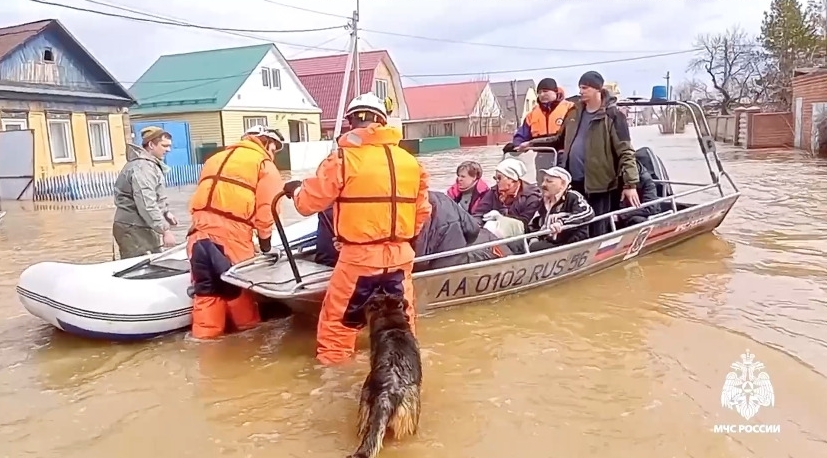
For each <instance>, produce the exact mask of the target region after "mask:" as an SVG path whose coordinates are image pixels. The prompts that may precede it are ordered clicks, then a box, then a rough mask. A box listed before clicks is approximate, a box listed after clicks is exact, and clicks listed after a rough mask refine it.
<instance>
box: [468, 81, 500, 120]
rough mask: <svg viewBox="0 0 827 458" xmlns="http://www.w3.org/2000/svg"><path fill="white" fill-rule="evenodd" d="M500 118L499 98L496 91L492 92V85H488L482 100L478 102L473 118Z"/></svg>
mask: <svg viewBox="0 0 827 458" xmlns="http://www.w3.org/2000/svg"><path fill="white" fill-rule="evenodd" d="M499 116H500V103H499V102H497V97H496V96H495V95H494V91H492V90H491V85H490V84H486V85H485V88H483V90H482V92H480V98H479V100H477V106H475V107H474V111H473V112H472V114H471V117H472V118H497V117H499Z"/></svg>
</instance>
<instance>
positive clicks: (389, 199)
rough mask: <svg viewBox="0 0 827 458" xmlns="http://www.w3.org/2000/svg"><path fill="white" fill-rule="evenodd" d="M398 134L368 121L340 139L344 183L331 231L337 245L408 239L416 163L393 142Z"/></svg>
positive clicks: (416, 183)
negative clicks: (337, 241)
mask: <svg viewBox="0 0 827 458" xmlns="http://www.w3.org/2000/svg"><path fill="white" fill-rule="evenodd" d="M394 131H395V132H394ZM401 137H402V135H401V133H399V132H398V129H394V128H391V127H384V126H380V125H378V124H374V125H371V126H369V127H366V128H360V129H355V130H352V131H350V132H348V133H347V134H345V135H343V136H342V137H341V138H340V140H339V145H340V148H339V157H340V158H341V159H342V164H343V165H342V175H343V176H342V183H344V187H343V188H342V191H341V193H340V195H339V197H338V198H337V199H336V207H335V210H336V211H335V220H336V223H335V226H336V227H335V231H336V237H337V239H338V240H339V241H341V242H342V243H350V244H354V245H370V244H378V243H387V242H404V241H409V240H411V239H413V237H414V235H415V234H414V224H415V220H416V197H417V195H418V194H419V177H420V167H419V162H417V160H416V158H415V157H413V156H412V155H411V154H410V153H408V152H407V151H405V150H404V149H402V148H400V147H399V146H398V145H397V142H398V139H399V138H401ZM393 139H396V141H393ZM360 145H361V146H360Z"/></svg>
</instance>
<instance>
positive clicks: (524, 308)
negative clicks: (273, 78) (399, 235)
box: [0, 128, 827, 458]
mask: <svg viewBox="0 0 827 458" xmlns="http://www.w3.org/2000/svg"><path fill="white" fill-rule="evenodd" d="M635 135H636V137H635V141H636V144H637V145H638V146H642V145H644V144H647V145H650V146H652V147H653V149H654V150H655V151H656V152H657V153H659V154H661V155H662V156H663V157H664V159H665V160H666V163H667V166H668V167H669V172H670V174H671V176H672V178H673V179H675V180H681V181H706V180H708V173H707V172H706V168H705V165H704V162H703V158H702V157H700V156H699V155H698V154H697V151H696V149H695V148H696V145H697V144H696V143H694V139H693V138H691V137H688V136H682V137H668V136H658V135H657V134H656V133H653V132H652V130H646V129H645V128H644V129H636V131H635ZM722 156H723V159H724V161H725V164H726V165H727V166H728V170H729V171H730V172H731V173H732V175H733V176H734V177H735V179H736V180H737V182H738V184H739V185H740V186H741V187H742V191H743V194H744V195H743V197H742V198H741V200H740V201H739V203H738V205H737V206H736V207H735V209H734V210H733V211H732V212H731V213H730V215H729V217H728V219H727V220H726V221H725V223H724V224H723V226H722V227H721V228H719V230H718V231H716V234H709V235H705V236H702V237H698V238H696V239H694V240H691V241H689V242H687V243H684V244H681V245H679V246H676V247H673V248H670V249H668V250H666V251H664V252H661V253H655V254H653V255H650V256H647V257H645V258H641V259H637V260H636V261H633V262H632V263H630V264H626V265H624V266H618V267H616V268H613V269H610V270H608V271H605V272H602V273H599V274H595V275H592V276H590V277H587V278H583V279H579V280H576V281H573V282H569V283H566V284H563V285H560V286H557V287H552V288H545V289H541V290H538V291H534V292H530V293H526V294H520V295H517V296H514V297H509V298H503V299H500V300H496V301H489V302H484V303H479V304H474V305H473V306H468V307H463V308H458V309H448V310H444V311H442V312H440V313H437V314H435V315H433V316H430V317H427V318H424V319H423V320H422V321H421V324H420V326H419V330H420V336H419V337H420V340H421V344H422V352H423V358H424V365H425V382H424V389H423V417H422V424H421V433H420V436H419V437H417V438H414V439H408V440H405V441H404V442H402V443H399V444H395V443H389V447H388V448H387V449H386V450H385V451H384V452H383V454H382V456H387V457H394V456H396V457H417V458H426V457H449V456H450V457H475V458H484V457H500V456H506V455H511V454H516V455H519V456H526V457H528V456H532V457H533V456H538V457H539V456H578V457H579V456H600V457H624V458H627V457H630V456H636V457H653V458H655V457H657V458H661V457H665V456H674V457H692V456H694V457H746V456H750V457H768V456H794V457H806V458H810V457H815V456H821V455H822V454H823V453H824V452H825V451H826V450H827V444H825V440H827V434H825V433H824V428H823V425H824V424H825V422H826V421H827V413H825V412H827V408H825V407H827V405H825V404H827V402H825V401H824V400H823V399H822V397H820V396H812V395H810V393H818V392H822V391H823V390H825V388H827V383H825V380H824V376H823V375H822V374H827V363H826V362H825V361H827V358H825V356H827V341H826V340H827V337H825V335H827V333H825V331H826V330H827V325H826V324H825V318H824V315H825V313H824V312H825V310H826V308H825V305H824V303H825V299H824V297H825V294H824V287H825V281H824V280H823V278H824V277H825V275H824V273H825V267H826V265H825V263H826V262H827V261H825V256H824V254H825V251H827V241H826V240H825V238H826V237H827V235H825V233H827V232H826V231H825V230H824V229H825V227H827V217H825V216H823V215H824V213H823V212H820V211H819V209H820V208H823V207H824V205H825V200H827V180H825V179H824V178H825V175H827V167H825V164H824V163H823V162H820V161H819V160H817V159H813V158H810V157H808V156H804V155H799V154H797V153H793V152H784V151H771V152H753V151H750V152H748V153H740V152H734V151H725V152H723V153H722ZM501 157H502V155H501V153H500V152H499V151H498V150H497V149H495V148H490V149H481V150H480V149H478V150H469V151H459V152H454V153H445V154H440V155H436V156H427V157H423V158H422V161H423V163H424V164H425V165H426V167H427V168H428V169H429V171H430V172H431V174H432V185H433V187H434V188H435V189H439V190H441V189H443V188H445V187H447V186H448V185H449V184H450V183H451V181H452V179H453V173H454V169H455V167H456V165H457V164H458V163H459V162H461V161H462V160H465V159H476V160H478V161H479V162H481V163H482V164H483V167H484V168H485V170H486V176H490V171H491V170H493V167H494V165H495V164H496V162H497V161H498V160H499V159H500V158H501ZM525 159H526V161H527V162H528V163H531V162H532V158H531V157H530V156H529V157H526V158H525ZM529 169H530V170H529V176H530V177H531V176H533V174H534V172H533V167H529ZM303 176H306V173H299V174H297V177H298V178H301V177H303ZM778 177H783V178H781V179H779V178H778ZM190 191H191V189H181V190H173V191H172V200H173V202H174V206H175V209H176V210H177V215H178V216H179V219H182V220H185V219H186V218H185V217H186V214H185V213H186V212H185V205H186V199H187V197H188V195H189V194H188V193H189V192H190ZM34 207H35V206H32V205H31V204H29V205H20V204H10V203H4V208H3V209H4V210H7V211H8V215H7V216H6V217H5V218H4V220H3V222H2V223H0V252H2V254H3V257H4V260H5V262H4V263H3V264H2V266H0V269H3V271H2V273H3V275H2V277H0V282H1V283H0V350H2V351H0V365H1V366H0V367H2V372H0V374H2V375H0V405H2V406H3V409H2V410H3V413H4V415H2V418H0V443H3V444H4V446H3V447H2V448H0V456H8V457H14V458H17V457H21V456H37V457H43V458H48V457H52V456H54V457H61V458H69V457H93V456H124V457H129V456H146V455H148V454H151V455H154V456H157V457H159V458H160V457H185V456H197V457H199V458H204V457H219V456H238V457H271V456H279V457H294V456H295V457H299V456H301V457H306V456H319V457H341V456H344V454H346V453H348V452H349V451H350V450H351V449H352V448H353V447H354V446H355V432H354V424H355V414H356V393H357V391H358V388H359V385H360V384H361V381H362V380H363V377H364V375H365V372H366V370H367V359H366V354H365V352H361V353H360V354H359V355H358V357H357V359H356V360H355V361H354V362H353V363H351V364H349V365H347V366H345V367H341V368H336V369H323V368H320V367H317V366H316V364H315V362H314V360H313V358H312V355H313V347H314V342H313V329H314V327H313V324H312V323H301V322H294V321H293V319H286V320H281V321H276V322H271V323H267V324H266V325H264V326H263V327H262V328H260V329H257V330H253V331H249V332H246V333H242V334H238V335H232V336H227V337H225V338H223V339H221V340H220V341H217V342H211V343H196V342H192V341H190V340H187V339H186V338H185V337H184V336H183V335H178V336H173V337H169V338H164V339H159V340H156V341H151V342H147V343H141V344H132V345H125V344H109V343H101V342H90V341H85V340H81V339H77V338H74V337H72V336H69V335H66V334H64V333H61V332H58V331H55V330H53V329H51V328H50V327H48V326H46V325H44V324H42V323H41V322H40V321H38V320H37V319H35V318H33V317H31V316H29V315H28V314H26V313H25V311H23V310H22V308H21V306H20V304H19V303H18V301H17V298H16V295H15V292H14V286H15V284H16V280H17V277H18V276H19V274H20V272H21V271H22V269H24V268H25V267H26V266H27V265H29V264H32V263H35V262H41V261H45V260H53V259H60V260H67V261H72V262H99V261H105V260H108V259H110V258H111V255H112V246H111V238H110V237H109V232H110V224H111V216H112V213H113V209H112V208H111V206H110V205H109V201H100V202H91V203H89V202H85V203H83V204H82V206H76V208H69V207H68V206H67V205H59V204H55V205H51V206H42V205H37V206H36V207H38V208H34ZM288 214H289V215H290V219H291V220H294V219H295V218H296V217H297V216H296V214H295V212H288ZM187 224H188V221H182V227H183V228H185V227H186V226H187ZM183 228H182V229H181V230H182V231H183V230H185V229H183ZM178 235H179V237H182V238H183V235H184V234H183V233H179V234H178ZM360 345H361V347H362V348H364V347H365V345H366V339H364V338H362V339H361V340H360ZM747 348H749V349H750V350H751V351H752V352H753V353H755V354H756V355H757V358H758V359H759V360H760V361H761V362H763V363H765V364H766V370H767V372H768V373H769V375H770V376H771V379H772V382H773V384H774V388H775V393H776V405H775V406H774V407H768V408H762V410H761V411H760V412H759V413H758V415H757V417H756V419H755V421H758V422H762V423H767V424H780V425H781V427H782V432H781V434H779V435H768V436H762V435H749V436H745V435H734V436H732V437H727V436H726V435H721V434H715V433H713V432H712V431H711V429H712V426H713V425H715V424H719V423H727V424H729V423H743V420H739V417H738V416H737V414H736V413H735V412H733V411H730V410H726V409H724V408H722V407H720V391H721V387H722V386H723V381H724V378H725V376H726V373H727V372H728V371H729V370H730V369H729V365H730V364H731V363H732V362H734V361H735V360H737V359H738V357H739V355H740V354H741V353H743V352H744V350H745V349H747Z"/></svg>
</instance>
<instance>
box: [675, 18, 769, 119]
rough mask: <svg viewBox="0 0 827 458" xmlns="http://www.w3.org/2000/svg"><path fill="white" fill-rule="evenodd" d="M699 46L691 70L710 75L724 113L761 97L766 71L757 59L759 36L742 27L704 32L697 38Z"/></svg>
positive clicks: (758, 55) (759, 55) (697, 45)
mask: <svg viewBox="0 0 827 458" xmlns="http://www.w3.org/2000/svg"><path fill="white" fill-rule="evenodd" d="M695 48H697V49H698V51H697V53H696V54H695V57H694V58H693V59H692V61H690V63H689V70H690V71H692V72H694V73H698V72H705V73H706V74H707V75H708V76H709V78H710V80H711V81H712V88H713V89H715V91H716V92H717V96H716V99H717V102H718V107H719V109H720V111H721V114H729V113H730V111H731V110H732V109H733V108H734V107H735V106H736V105H741V104H745V103H752V102H753V101H754V100H756V99H757V98H759V97H758V96H757V92H760V91H758V89H759V88H758V86H759V85H760V79H761V76H762V72H761V69H760V68H759V65H757V62H756V61H757V60H758V59H760V57H761V51H760V49H759V48H758V47H757V43H756V41H755V39H753V38H752V37H750V36H749V35H747V33H746V32H744V31H743V30H742V29H741V28H739V27H733V28H731V29H729V30H727V31H726V32H724V33H721V34H716V35H709V34H707V35H701V36H699V37H698V38H697V40H696V41H695Z"/></svg>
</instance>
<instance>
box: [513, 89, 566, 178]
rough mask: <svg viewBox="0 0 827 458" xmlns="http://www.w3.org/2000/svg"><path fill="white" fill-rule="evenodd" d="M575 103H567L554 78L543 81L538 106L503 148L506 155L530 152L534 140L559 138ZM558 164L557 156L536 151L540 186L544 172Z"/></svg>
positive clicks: (535, 163)
mask: <svg viewBox="0 0 827 458" xmlns="http://www.w3.org/2000/svg"><path fill="white" fill-rule="evenodd" d="M572 107H574V104H573V103H571V102H569V101H567V100H566V94H565V93H564V92H563V89H562V88H561V87H559V86H557V81H555V80H554V79H553V78H543V79H542V80H540V84H538V85H537V105H536V106H535V107H534V109H533V110H531V111H530V112H529V113H528V114H527V115H526V117H525V120H524V121H523V124H522V125H520V128H519V129H517V132H515V133H514V139H513V140H512V141H511V143H508V144H507V145H505V147H504V148H503V153H512V154H513V153H518V154H519V153H523V152H525V151H528V150H529V149H530V145H531V143H530V142H531V140H534V139H537V138H541V137H548V136H553V135H557V133H559V131H560V129H561V127H562V125H563V118H565V117H566V113H568V111H569V110H570V109H571V108H572ZM554 165H555V158H554V153H548V152H536V155H535V156H534V170H535V171H536V173H537V183H540V182H542V181H543V174H542V172H540V170H542V169H547V168H549V167H553V166H554Z"/></svg>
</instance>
